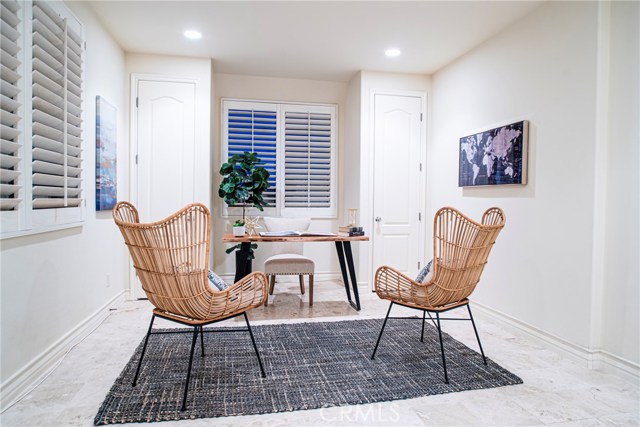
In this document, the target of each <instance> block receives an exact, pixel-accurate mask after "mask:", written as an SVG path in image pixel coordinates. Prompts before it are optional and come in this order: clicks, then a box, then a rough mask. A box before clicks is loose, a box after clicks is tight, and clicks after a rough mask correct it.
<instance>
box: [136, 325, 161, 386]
mask: <svg viewBox="0 0 640 427" xmlns="http://www.w3.org/2000/svg"><path fill="white" fill-rule="evenodd" d="M155 318H156V315H155V314H154V315H153V316H151V323H149V330H148V331H147V336H146V337H145V339H144V345H143V346H142V353H141V354H140V360H139V361H138V369H136V375H135V376H134V377H133V383H131V385H132V386H133V387H135V386H136V384H137V383H138V374H140V366H142V359H143V358H144V352H145V351H147V343H148V342H149V336H150V335H151V328H152V327H153V321H154V320H155Z"/></svg>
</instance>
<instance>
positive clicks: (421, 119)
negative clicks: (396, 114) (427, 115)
mask: <svg viewBox="0 0 640 427" xmlns="http://www.w3.org/2000/svg"><path fill="white" fill-rule="evenodd" d="M420 121H422V113H420Z"/></svg>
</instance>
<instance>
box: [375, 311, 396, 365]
mask: <svg viewBox="0 0 640 427" xmlns="http://www.w3.org/2000/svg"><path fill="white" fill-rule="evenodd" d="M391 307H393V301H391V304H389V310H387V315H386V316H385V317H384V322H382V329H380V335H378V341H376V346H375V347H374V349H373V354H372V355H371V360H373V359H374V358H375V357H376V351H378V344H380V339H381V338H382V332H384V327H385V326H386V325H387V320H389V313H391Z"/></svg>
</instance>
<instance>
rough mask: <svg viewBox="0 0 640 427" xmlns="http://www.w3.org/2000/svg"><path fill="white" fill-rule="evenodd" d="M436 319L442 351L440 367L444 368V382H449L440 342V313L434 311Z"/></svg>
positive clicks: (441, 351) (442, 351) (441, 345)
mask: <svg viewBox="0 0 640 427" xmlns="http://www.w3.org/2000/svg"><path fill="white" fill-rule="evenodd" d="M436 320H437V322H438V336H439V337H440V353H442V367H443V368H444V382H445V384H449V376H448V375H447V361H446V360H445V358H444V345H443V344H442V328H441V327H440V313H438V312H437V311H436Z"/></svg>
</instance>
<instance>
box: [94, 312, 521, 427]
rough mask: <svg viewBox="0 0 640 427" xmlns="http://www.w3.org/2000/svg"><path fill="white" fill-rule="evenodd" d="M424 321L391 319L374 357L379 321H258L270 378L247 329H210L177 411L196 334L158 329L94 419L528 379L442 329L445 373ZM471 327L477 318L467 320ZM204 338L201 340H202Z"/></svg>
mask: <svg viewBox="0 0 640 427" xmlns="http://www.w3.org/2000/svg"><path fill="white" fill-rule="evenodd" d="M420 320H421V319H416V320H389V322H388V323H387V327H386V329H385V333H384V335H383V337H382V341H381V342H380V347H379V348H378V353H377V354H376V359H375V360H371V352H372V351H373V346H374V344H375V341H376V339H377V337H378V333H379V331H380V327H381V325H382V320H381V319H374V320H352V321H339V322H323V323H297V324H286V325H264V326H254V327H253V333H254V335H255V339H256V343H257V345H258V348H259V349H260V354H261V356H262V361H263V363H264V367H265V371H266V373H267V377H266V378H262V377H261V376H260V368H259V366H258V361H257V359H256V357H255V353H254V351H253V347H252V346H251V340H250V338H249V334H248V333H247V332H236V333H209V334H205V335H204V337H205V351H206V356H205V357H201V356H200V351H199V350H200V346H199V344H198V345H197V346H196V351H195V354H194V362H193V370H192V373H191V382H190V387H189V396H188V401H187V406H188V407H187V410H186V411H184V412H181V411H180V408H181V404H182V393H183V390H184V382H185V378H186V374H187V365H188V363H189V348H190V345H191V337H192V336H191V334H162V335H153V336H151V338H150V339H149V345H148V347H147V353H146V354H145V359H144V362H143V365H142V369H141V372H140V377H139V379H138V385H137V386H136V387H132V386H131V381H132V379H133V375H134V374H135V369H136V364H137V362H138V358H139V357H140V351H141V349H142V344H141V345H140V346H138V349H137V350H136V351H135V353H134V355H133V356H132V357H131V360H130V361H129V363H128V364H127V366H126V367H125V368H124V370H123V371H122V373H121V374H120V376H119V377H118V379H117V380H116V382H115V384H114V385H113V387H112V388H111V391H110V392H109V394H108V395H107V397H106V399H105V400H104V402H103V403H102V406H101V407H100V410H99V411H98V414H97V415H96V417H95V420H94V422H95V424H96V425H103V424H113V423H127V422H149V421H168V420H180V419H192V418H211V417H225V416H230V415H250V414H264V413H271V412H283V411H295V410H301V409H314V408H323V407H330V406H341V405H355V404H364V403H373V402H382V401H390V400H397V399H409V398H414V397H419V396H426V395H431V394H442V393H451V392H456V391H462V390H477V389H483V388H493V387H500V386H505V385H513V384H521V383H522V380H521V379H520V378H519V377H517V376H516V375H514V374H512V373H511V372H509V371H507V370H505V369H503V368H502V367H500V366H499V365H497V364H496V363H494V362H493V361H491V360H489V359H487V361H488V366H485V365H484V364H483V363H482V357H481V356H480V354H479V353H477V352H475V351H474V350H471V349H469V348H468V347H466V346H465V345H463V344H462V343H460V342H458V341H456V340H455V339H453V338H451V337H450V336H449V335H447V334H443V339H444V346H445V354H446V357H447V368H448V373H449V384H445V383H444V380H443V371H442V360H441V356H440V344H439V341H438V333H437V330H436V329H435V328H434V327H433V326H430V325H429V326H427V327H426V328H425V337H424V343H422V342H420ZM469 327H471V325H469ZM198 341H199V340H198Z"/></svg>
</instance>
